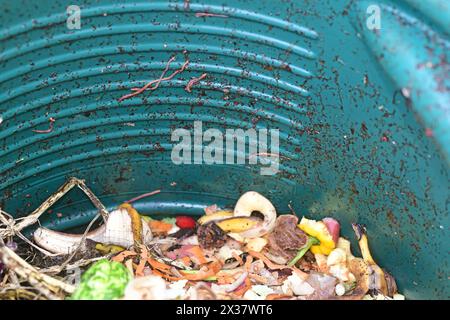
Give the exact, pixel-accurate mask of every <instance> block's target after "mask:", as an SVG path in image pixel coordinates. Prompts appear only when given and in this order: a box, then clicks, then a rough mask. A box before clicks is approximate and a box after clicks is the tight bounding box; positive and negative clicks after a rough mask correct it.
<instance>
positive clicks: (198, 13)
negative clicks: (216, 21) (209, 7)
mask: <svg viewBox="0 0 450 320" xmlns="http://www.w3.org/2000/svg"><path fill="white" fill-rule="evenodd" d="M195 16H196V17H197V18H202V17H219V18H228V16H227V15H224V14H216V13H209V12H197V13H196V14H195Z"/></svg>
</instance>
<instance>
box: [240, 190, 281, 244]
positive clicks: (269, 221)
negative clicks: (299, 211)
mask: <svg viewBox="0 0 450 320" xmlns="http://www.w3.org/2000/svg"><path fill="white" fill-rule="evenodd" d="M253 212H260V213H261V214H262V215H263V216H264V221H263V222H262V223H259V224H257V225H255V226H254V227H252V228H251V229H249V230H246V231H243V232H240V233H239V236H241V237H243V238H258V237H261V236H263V235H265V234H267V233H269V232H271V231H272V230H273V228H274V227H275V221H276V219H277V212H276V210H275V207H274V206H273V204H272V203H271V202H270V201H269V200H268V199H267V198H266V197H264V196H263V195H261V194H260V193H258V192H256V191H248V192H246V193H244V194H243V195H242V196H241V197H240V198H239V200H238V201H237V203H236V206H235V207H234V213H233V215H234V217H250V216H251V214H252V213H253Z"/></svg>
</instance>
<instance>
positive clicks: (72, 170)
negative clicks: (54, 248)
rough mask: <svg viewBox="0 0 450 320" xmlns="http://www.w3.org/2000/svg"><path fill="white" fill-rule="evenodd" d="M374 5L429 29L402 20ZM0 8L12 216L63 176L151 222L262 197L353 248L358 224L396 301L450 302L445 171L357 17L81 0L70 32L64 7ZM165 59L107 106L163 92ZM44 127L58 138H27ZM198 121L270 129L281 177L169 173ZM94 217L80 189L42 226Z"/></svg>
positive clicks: (282, 5)
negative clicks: (129, 205) (337, 226)
mask: <svg viewBox="0 0 450 320" xmlns="http://www.w3.org/2000/svg"><path fill="white" fill-rule="evenodd" d="M379 3H380V5H381V4H382V5H384V6H387V7H389V6H392V7H394V8H396V10H400V11H401V12H402V13H403V14H404V15H410V16H411V17H413V19H417V21H419V22H418V23H422V22H421V21H422V20H421V19H422V18H421V17H422V16H421V15H420V12H419V11H417V9H413V8H412V7H410V6H409V5H406V4H401V3H397V2H396V1H379ZM0 4H1V8H2V10H1V12H0V70H1V72H0V116H1V119H2V122H1V124H0V190H1V203H0V205H1V206H2V207H3V208H4V209H5V210H6V211H8V212H10V213H12V214H14V215H15V216H23V215H26V214H27V213H29V212H30V211H32V210H33V209H34V208H36V207H37V206H38V205H39V204H40V203H41V202H42V201H43V200H44V199H46V197H48V195H49V194H51V193H52V192H54V191H55V190H56V189H57V188H58V187H59V186H60V185H61V184H62V183H63V182H64V181H65V180H66V179H67V178H68V177H71V176H76V177H78V178H80V179H85V180H86V183H87V185H88V186H89V187H91V188H92V190H93V191H94V192H95V193H96V194H97V196H98V197H99V198H100V199H101V200H102V202H103V203H105V205H107V207H109V208H113V207H114V206H116V205H118V204H119V203H121V202H122V201H125V200H127V199H130V198H132V197H134V196H137V195H139V194H141V193H144V192H149V191H152V190H155V189H161V193H160V194H158V195H155V196H154V197H152V198H147V199H145V200H141V201H139V202H137V203H136V208H137V209H138V210H139V211H140V212H141V213H144V214H163V215H164V214H177V213H185V214H200V213H201V212H202V210H203V208H204V207H205V206H208V205H211V204H214V203H217V204H218V205H220V206H228V207H230V206H232V205H233V204H234V203H235V200H236V199H237V198H238V197H239V195H240V194H241V193H243V192H245V191H247V190H256V191H259V192H261V193H263V194H264V195H266V196H267V197H268V198H269V199H271V200H272V201H273V203H274V204H275V205H276V207H277V209H278V210H279V212H280V213H288V212H289V210H290V209H289V208H288V204H291V205H292V208H293V209H294V210H295V212H296V213H297V214H298V215H308V216H311V217H324V216H327V215H328V216H335V217H336V218H337V219H339V220H340V222H341V223H342V225H343V233H344V235H345V236H347V237H348V238H353V233H352V232H351V228H350V223H351V222H354V221H358V222H360V223H364V224H366V225H367V227H368V230H369V236H370V239H371V246H372V249H373V252H374V255H375V258H376V259H378V260H379V262H380V264H381V265H383V266H385V267H387V268H388V270H389V271H391V272H392V273H393V274H394V276H395V277H396V279H398V282H399V285H400V288H401V290H402V291H403V292H404V293H405V295H406V296H407V297H410V298H433V297H435V298H448V296H449V289H448V288H449V287H448V285H447V282H448V279H447V276H448V255H447V253H448V252H447V251H448V250H447V249H448V238H449V237H448V236H449V234H448V227H449V224H448V222H449V218H448V201H449V190H448V185H449V180H448V172H449V170H448V169H449V166H448V162H447V161H446V160H445V157H444V155H443V154H442V153H441V151H440V149H439V147H437V145H438V143H436V142H435V140H434V139H433V138H431V137H429V136H427V135H426V134H425V133H424V132H425V128H424V126H423V124H422V122H421V120H420V118H418V117H417V115H416V114H415V112H413V110H412V109H411V101H409V99H407V98H405V96H404V93H405V92H404V91H403V95H402V91H401V88H400V87H399V86H398V85H397V83H396V82H395V79H392V77H390V76H389V75H388V74H387V73H386V70H384V69H383V67H382V62H380V61H379V59H377V58H375V57H374V52H373V50H371V47H370V45H368V40H367V38H365V36H364V34H365V32H364V30H363V29H364V19H365V17H366V15H365V12H364V9H365V7H364V5H365V2H361V3H359V4H354V3H353V1H320V2H318V1H268V0H260V1H243V0H241V1H239V0H227V1H222V2H220V3H219V2H217V1H189V5H188V6H187V5H186V4H185V3H184V2H183V1H167V2H166V1H142V2H136V1H112V0H108V1H84V3H83V4H82V5H80V8H81V28H80V29H69V28H68V27H67V24H66V22H67V18H68V16H67V14H66V8H67V6H69V5H71V4H72V3H70V1H39V2H37V1H36V2H35V3H33V4H30V3H29V1H24V0H18V1H14V2H12V1H0ZM204 13H208V14H213V16H205V14H204ZM423 19H425V18H423ZM361 21H362V22H361ZM424 21H425V22H423V23H428V21H427V20H424ZM405 28H408V26H405ZM443 39H444V42H446V41H447V38H446V36H444V37H443ZM172 56H176V60H175V61H174V62H173V63H172V64H171V65H170V70H169V71H171V72H172V71H175V70H176V69H179V68H180V67H181V66H182V64H183V63H184V62H185V61H186V60H189V65H188V67H187V69H186V70H185V71H183V72H182V73H180V74H178V75H177V76H176V77H174V78H173V79H172V80H170V81H165V82H161V84H160V86H159V88H158V89H157V90H154V91H151V92H145V93H143V94H141V95H138V96H136V97H133V98H131V99H127V100H124V101H121V102H120V101H118V98H120V97H121V96H123V95H124V94H127V93H129V92H130V89H131V88H134V87H141V86H143V85H144V84H145V83H147V82H149V81H151V80H154V79H158V78H159V77H160V75H161V72H162V70H163V69H164V68H165V66H166V63H167V61H168V60H169V59H170V58H171V57H172ZM380 63H381V64H380ZM203 73H206V78H204V79H203V80H202V81H200V83H198V84H196V85H195V86H193V88H192V91H191V92H187V91H186V90H185V86H186V85H187V83H188V81H189V80H190V79H191V78H192V77H199V76H200V75H202V74H203ZM50 118H54V119H55V122H54V123H53V130H52V131H51V132H49V133H36V132H35V131H33V130H45V129H47V128H48V127H49V119H50ZM194 121H201V122H202V124H203V130H206V129H208V128H218V129H223V130H225V129H229V128H243V129H248V128H254V129H264V128H269V129H271V128H276V129H279V130H280V167H279V173H278V174H277V175H274V176H262V175H260V169H261V165H249V164H245V165H233V164H223V165H220V164H216V165H205V164H190V165H175V164H174V163H173V162H172V161H171V151H172V148H173V142H172V141H171V132H172V131H173V130H174V129H177V128H185V129H188V130H192V129H193V123H194ZM440 143H442V141H440ZM59 213H61V214H59ZM94 214H95V211H94V208H93V207H92V205H91V204H90V202H89V201H88V200H87V199H86V197H84V196H83V195H82V193H81V192H79V191H77V190H74V191H72V192H71V193H70V194H69V195H67V196H66V197H64V198H63V199H62V200H61V201H60V202H58V203H57V204H56V206H55V207H54V208H52V210H51V212H48V213H47V214H45V215H44V216H43V217H42V219H41V223H42V224H43V225H47V226H50V227H52V228H55V229H68V228H72V227H77V226H80V225H83V224H85V223H86V222H87V221H89V219H91V218H92V217H93V215H94Z"/></svg>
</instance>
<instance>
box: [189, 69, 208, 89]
mask: <svg viewBox="0 0 450 320" xmlns="http://www.w3.org/2000/svg"><path fill="white" fill-rule="evenodd" d="M205 78H206V73H204V74H202V75H201V76H200V77H198V78H192V79H191V80H189V82H188V84H187V85H186V87H185V88H184V90H186V91H187V92H191V89H192V86H194V85H195V84H196V83H199V82H200V81H201V80H203V79H205Z"/></svg>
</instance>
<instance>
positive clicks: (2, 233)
mask: <svg viewBox="0 0 450 320" xmlns="http://www.w3.org/2000/svg"><path fill="white" fill-rule="evenodd" d="M75 186H76V187H78V188H80V189H81V190H82V191H83V192H84V193H85V194H86V196H87V197H88V198H89V199H90V200H91V201H92V203H93V204H94V206H95V207H96V208H97V209H98V210H99V213H100V214H101V215H102V217H103V219H104V221H106V220H107V218H108V214H109V213H108V210H106V207H105V206H104V205H103V204H102V203H101V202H100V200H99V199H98V198H97V197H96V196H95V194H94V193H93V192H92V191H91V190H90V189H89V188H88V187H87V186H86V184H85V183H84V181H83V180H80V179H77V178H75V177H72V178H70V179H69V180H68V181H67V182H66V183H64V184H63V185H62V186H61V187H60V188H59V189H58V190H57V191H56V192H55V193H53V194H52V195H51V196H50V197H48V198H47V200H45V201H44V202H43V203H42V204H41V205H40V206H39V207H38V208H37V209H35V210H34V211H33V212H32V213H31V214H30V215H28V216H26V217H23V218H19V219H16V220H15V221H16V222H17V221H19V220H20V222H17V223H16V224H15V225H14V227H13V228H9V229H3V230H1V229H0V237H1V238H6V237H9V236H14V235H16V234H17V233H18V232H20V231H21V230H22V229H24V228H26V227H28V226H31V225H32V224H34V223H36V222H37V221H38V219H39V217H40V216H41V215H42V214H43V213H44V212H45V211H47V209H48V208H50V207H51V206H52V205H53V204H55V202H57V201H58V200H59V199H61V198H62V197H63V196H64V195H65V194H66V193H67V192H69V191H70V190H71V189H72V188H73V187H75Z"/></svg>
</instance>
